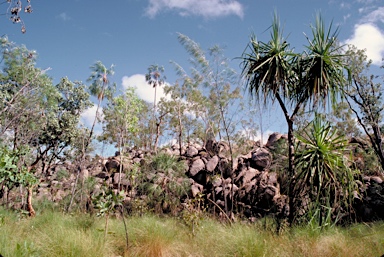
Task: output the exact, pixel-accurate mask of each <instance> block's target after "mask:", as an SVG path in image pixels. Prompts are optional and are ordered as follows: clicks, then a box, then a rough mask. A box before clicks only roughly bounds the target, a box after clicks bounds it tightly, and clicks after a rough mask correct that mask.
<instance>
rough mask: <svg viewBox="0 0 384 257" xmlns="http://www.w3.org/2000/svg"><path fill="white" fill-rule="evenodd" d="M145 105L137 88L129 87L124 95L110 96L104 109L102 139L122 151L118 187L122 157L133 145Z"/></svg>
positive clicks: (120, 170)
mask: <svg viewBox="0 0 384 257" xmlns="http://www.w3.org/2000/svg"><path fill="white" fill-rule="evenodd" d="M142 107H143V103H142V100H140V99H139V97H138V96H137V95H136V92H135V89H134V88H132V87H129V88H127V89H126V91H125V92H124V94H123V95H120V96H117V97H114V98H110V101H109V102H108V104H107V106H106V107H105V108H104V109H103V114H104V119H103V134H102V136H101V139H102V140H105V141H108V142H109V143H117V147H118V149H119V152H120V169H119V182H118V189H119V190H120V181H121V173H122V167H123V165H122V157H123V156H124V152H125V149H126V147H127V146H129V145H132V138H133V136H134V134H135V133H136V132H137V131H138V130H139V127H138V121H139V116H140V113H141V110H142Z"/></svg>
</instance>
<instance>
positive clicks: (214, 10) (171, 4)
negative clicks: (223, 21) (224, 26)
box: [146, 0, 244, 18]
mask: <svg viewBox="0 0 384 257" xmlns="http://www.w3.org/2000/svg"><path fill="white" fill-rule="evenodd" d="M163 10H174V11H178V13H179V15H181V16H189V15H197V16H203V17H205V18H211V17H220V16H227V15H237V16H239V17H240V18H243V16H244V9H243V6H242V5H241V4H240V3H239V2H238V1H235V0H182V1H181V0H149V6H148V7H147V9H146V15H148V16H149V17H151V18H154V17H155V16H156V15H157V14H158V13H159V12H161V11H163Z"/></svg>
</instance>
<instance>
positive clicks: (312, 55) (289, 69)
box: [242, 13, 345, 220]
mask: <svg viewBox="0 0 384 257" xmlns="http://www.w3.org/2000/svg"><path fill="white" fill-rule="evenodd" d="M271 28H272V31H271V40H270V41H268V42H267V43H264V42H260V41H258V40H257V39H256V37H255V36H254V35H253V36H252V37H251V40H250V43H249V44H248V52H247V49H246V51H245V52H244V53H243V55H242V60H243V62H242V76H243V78H244V79H245V83H246V86H247V88H248V90H249V93H250V94H251V95H256V96H263V98H264V103H266V102H267V99H269V100H271V101H272V102H274V101H277V102H278V103H279V105H280V108H281V109H282V111H283V114H284V117H285V120H286V122H287V125H288V147H289V148H288V155H289V167H288V172H289V174H290V177H291V178H292V182H291V188H290V190H289V191H290V196H291V201H290V203H292V190H293V186H294V184H295V168H294V142H295V140H294V134H293V132H294V127H293V126H294V120H295V117H296V115H297V114H298V112H299V111H300V109H301V108H304V107H306V106H307V107H309V108H311V109H315V108H317V104H318V103H322V105H321V106H323V107H325V103H326V102H327V100H328V99H330V100H331V102H332V103H335V102H336V99H337V96H338V94H339V93H340V92H341V90H342V87H343V86H344V85H345V83H344V82H345V78H344V73H343V71H344V68H345V65H344V63H343V60H344V59H343V55H340V54H339V52H340V47H338V46H337V44H336V43H337V41H336V40H337V35H338V30H336V31H334V32H332V23H331V25H330V26H329V28H328V29H326V28H325V25H324V21H323V20H322V18H321V16H320V15H317V16H316V23H315V25H314V26H311V28H312V36H313V39H309V38H308V37H307V40H308V43H309V45H308V46H307V47H306V48H307V51H304V53H302V54H295V53H293V51H292V50H291V49H290V48H289V44H288V43H287V41H286V40H285V38H284V37H283V34H282V32H283V31H282V29H281V26H280V23H279V19H278V17H277V14H276V13H275V16H274V19H273V22H272V26H271ZM290 108H291V109H292V111H291V113H290V112H289V110H290ZM290 215H291V220H292V215H293V209H292V208H291V213H290Z"/></svg>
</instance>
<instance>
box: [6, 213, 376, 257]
mask: <svg viewBox="0 0 384 257" xmlns="http://www.w3.org/2000/svg"><path fill="white" fill-rule="evenodd" d="M126 221H127V227H128V233H129V247H128V249H127V248H126V242H125V231H124V226H123V224H122V221H121V218H119V217H112V218H111V220H110V227H109V229H108V235H107V237H106V239H105V240H104V221H103V219H101V218H98V217H91V216H89V215H88V214H72V215H69V214H63V213H61V212H59V211H55V210H51V211H45V212H41V213H40V214H39V215H37V216H36V217H35V218H33V219H31V218H27V217H23V216H19V215H17V213H15V212H12V211H7V210H4V209H0V253H1V255H2V256H4V257H8V256H42V257H44V256H50V257H55V256H76V257H77V256H148V257H149V256H211V257H213V256H315V257H316V256H381V255H382V254H383V253H384V223H383V222H376V223H371V224H355V225H351V226H349V227H332V228H329V229H326V230H314V229H311V228H308V227H295V228H290V229H286V230H285V231H284V232H283V233H281V234H279V235H277V234H276V233H275V227H274V225H273V222H271V221H268V222H266V221H265V220H259V221H257V222H256V223H253V224H249V223H243V222H240V221H238V222H235V223H233V224H232V225H229V224H223V223H220V222H219V221H217V220H214V219H210V218H204V219H202V220H201V221H200V222H199V225H198V226H199V227H198V228H197V229H196V230H195V232H194V233H193V234H192V233H191V229H190V227H189V226H187V225H185V224H184V223H183V221H182V219H181V218H180V219H177V218H164V217H162V218H160V217H156V216H152V215H144V216H142V217H136V216H135V217H127V219H126Z"/></svg>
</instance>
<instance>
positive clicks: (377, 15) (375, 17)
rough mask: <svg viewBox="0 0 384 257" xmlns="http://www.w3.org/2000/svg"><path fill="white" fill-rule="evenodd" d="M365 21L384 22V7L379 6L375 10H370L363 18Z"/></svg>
mask: <svg viewBox="0 0 384 257" xmlns="http://www.w3.org/2000/svg"><path fill="white" fill-rule="evenodd" d="M363 21H366V22H372V23H375V22H384V7H379V8H377V9H376V10H374V11H372V12H370V13H369V14H368V15H366V16H365V17H364V19H363Z"/></svg>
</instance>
